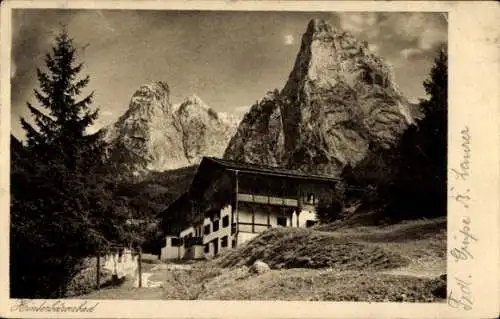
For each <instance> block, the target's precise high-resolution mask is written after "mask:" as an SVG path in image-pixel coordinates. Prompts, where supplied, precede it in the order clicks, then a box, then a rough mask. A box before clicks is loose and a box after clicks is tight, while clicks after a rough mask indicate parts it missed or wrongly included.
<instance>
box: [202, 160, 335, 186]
mask: <svg viewBox="0 0 500 319" xmlns="http://www.w3.org/2000/svg"><path fill="white" fill-rule="evenodd" d="M203 161H209V162H212V163H214V164H216V165H218V166H220V167H221V168H223V169H226V170H234V171H239V172H245V173H258V174H261V175H272V176H282V177H288V178H295V179H307V180H321V181H340V179H338V178H335V177H332V176H328V175H317V174H309V173H305V172H301V171H298V170H291V169H285V168H282V167H276V166H269V165H261V164H251V163H244V162H238V161H230V160H226V159H220V158H215V157H203V160H202V163H203ZM200 166H201V165H200Z"/></svg>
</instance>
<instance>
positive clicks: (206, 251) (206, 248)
mask: <svg viewBox="0 0 500 319" xmlns="http://www.w3.org/2000/svg"><path fill="white" fill-rule="evenodd" d="M209 252H210V246H209V245H208V244H205V254H208V253H209Z"/></svg>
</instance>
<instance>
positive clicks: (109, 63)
mask: <svg viewBox="0 0 500 319" xmlns="http://www.w3.org/2000/svg"><path fill="white" fill-rule="evenodd" d="M313 18H321V19H326V20H329V21H330V22H331V23H332V25H334V26H335V27H337V28H340V29H343V30H345V31H348V32H351V33H352V34H353V35H354V36H355V37H357V38H358V39H359V40H363V41H367V42H368V43H369V45H370V47H371V49H372V50H374V51H375V52H376V53H377V54H379V55H380V56H381V57H382V58H384V59H385V60H386V61H387V62H388V63H389V64H390V65H391V66H392V68H393V71H394V74H395V80H396V83H397V85H398V86H399V88H400V90H401V91H402V93H403V94H404V95H405V96H406V97H407V98H408V99H409V100H410V101H416V100H417V99H418V98H423V97H425V92H424V90H423V86H422V82H423V81H424V79H425V78H426V77H427V76H428V74H429V71H430V68H431V66H432V62H433V58H434V56H435V54H436V49H437V47H438V46H439V45H441V44H442V43H446V42H447V19H446V16H444V15H443V14H441V13H383V12H367V13H360V12H353V13H347V12H346V13H344V12H342V13H336V12H320V13H315V12H271V11H267V12H237V11H172V10H162V11H160V10H157V11H147V10H128V11H126V10H67V9H66V10H56V9H22V10H21V9H17V10H13V16H12V59H11V132H12V133H13V135H14V136H16V137H18V138H21V139H23V138H24V132H23V130H22V128H21V126H20V123H19V119H20V117H25V118H28V119H29V116H30V115H29V111H28V110H27V107H26V102H30V103H32V104H33V105H34V106H37V105H38V104H37V102H36V100H35V98H34V96H33V89H37V88H38V87H39V86H38V82H37V79H36V68H37V67H40V68H42V69H43V67H44V62H43V59H44V56H45V54H46V53H48V52H49V51H50V48H51V46H52V44H53V41H54V38H55V36H56V35H57V33H58V32H59V30H60V29H61V25H66V26H67V29H68V31H69V34H70V36H71V37H72V38H73V39H74V41H75V43H76V45H77V48H79V51H78V52H79V53H78V55H77V61H78V62H83V63H84V69H83V70H82V75H86V74H89V75H90V83H89V85H88V89H87V90H86V91H85V92H84V93H89V92H91V91H94V92H95V93H94V94H95V98H94V104H93V105H94V106H95V107H99V108H100V117H99V119H98V121H97V122H96V123H95V124H94V126H93V127H92V130H97V129H99V128H101V127H102V126H105V125H108V124H110V123H113V122H114V121H116V120H117V119H118V118H119V117H120V116H121V115H122V114H123V113H124V112H125V111H126V109H127V108H128V105H129V101H130V98H131V97H132V95H133V94H134V92H135V91H136V90H137V89H138V88H139V87H140V86H141V85H143V84H147V83H150V82H152V81H166V82H167V83H168V85H169V86H170V91H171V98H170V99H171V102H172V103H173V104H176V103H180V102H182V100H184V99H185V98H186V97H188V96H190V95H193V94H196V95H198V96H199V97H200V98H201V99H202V100H203V101H204V102H205V103H206V104H207V105H209V106H210V107H212V108H213V109H215V110H216V111H222V112H231V113H235V114H243V113H244V112H246V111H247V110H248V109H249V107H250V106H251V105H252V104H253V103H255V102H256V101H257V100H260V99H261V98H262V97H263V96H264V95H265V94H266V92H268V91H271V90H273V89H275V88H277V89H281V88H283V86H284V85H285V83H286V81H287V79H288V76H289V74H290V72H291V70H292V67H293V64H294V62H295V58H296V56H297V53H298V50H299V47H300V42H301V37H302V34H303V33H304V32H305V30H306V26H307V24H308V22H309V21H310V20H311V19H313Z"/></svg>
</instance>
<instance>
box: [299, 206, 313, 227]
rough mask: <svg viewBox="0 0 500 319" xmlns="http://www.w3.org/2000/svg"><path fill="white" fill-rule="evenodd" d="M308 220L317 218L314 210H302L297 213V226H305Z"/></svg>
mask: <svg viewBox="0 0 500 319" xmlns="http://www.w3.org/2000/svg"><path fill="white" fill-rule="evenodd" d="M308 220H314V221H315V220H317V218H316V213H315V211H314V210H302V211H301V212H300V214H299V227H306V222H307V221H308Z"/></svg>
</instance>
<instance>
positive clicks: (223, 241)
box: [220, 236, 227, 247]
mask: <svg viewBox="0 0 500 319" xmlns="http://www.w3.org/2000/svg"><path fill="white" fill-rule="evenodd" d="M220 245H221V247H227V236H224V237H222V239H221V242H220Z"/></svg>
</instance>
